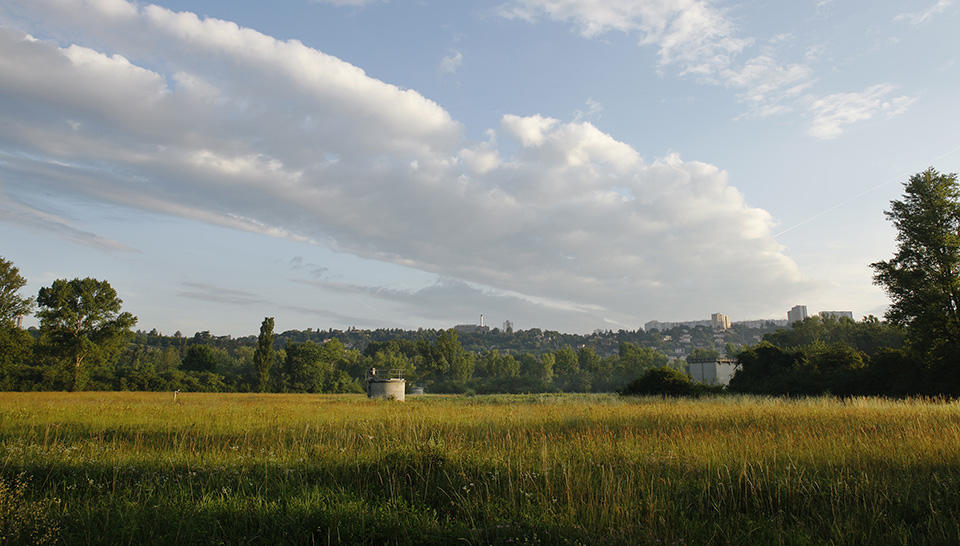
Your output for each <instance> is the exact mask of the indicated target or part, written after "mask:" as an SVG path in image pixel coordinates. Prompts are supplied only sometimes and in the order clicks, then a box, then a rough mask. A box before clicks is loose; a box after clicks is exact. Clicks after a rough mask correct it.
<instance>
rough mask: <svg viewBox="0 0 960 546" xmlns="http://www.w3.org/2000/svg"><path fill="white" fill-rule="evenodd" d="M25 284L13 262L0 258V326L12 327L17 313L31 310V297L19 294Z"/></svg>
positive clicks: (25, 312)
mask: <svg viewBox="0 0 960 546" xmlns="http://www.w3.org/2000/svg"><path fill="white" fill-rule="evenodd" d="M26 284H27V280H26V279H24V278H23V277H21V276H20V270H19V269H17V268H16V267H15V266H14V265H13V262H11V261H9V260H5V259H3V258H0V327H12V326H13V324H14V320H15V319H16V318H17V316H18V315H29V314H30V312H31V311H33V298H24V297H21V296H20V294H19V292H20V289H21V288H23V287H24V286H25V285H26Z"/></svg>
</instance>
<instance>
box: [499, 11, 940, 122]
mask: <svg viewBox="0 0 960 546" xmlns="http://www.w3.org/2000/svg"><path fill="white" fill-rule="evenodd" d="M830 1H831V0H820V1H818V2H817V4H816V7H817V9H823V8H825V7H827V5H828V4H830ZM951 3H952V0H938V2H937V4H936V5H934V6H933V7H931V8H930V9H928V10H926V11H924V12H921V13H918V14H902V15H901V16H898V19H899V18H908V19H909V20H911V21H913V22H914V23H915V24H916V23H917V22H922V21H925V20H927V19H928V18H929V17H930V16H932V15H933V14H936V13H939V12H942V11H943V10H945V9H946V8H947V7H948V6H949V5H950V4H951ZM500 13H501V15H503V16H504V17H508V18H517V19H523V20H526V21H531V22H533V21H536V20H538V19H540V18H547V19H550V20H553V21H559V22H568V23H572V24H574V25H575V26H576V27H577V28H578V29H579V31H580V33H581V34H582V35H584V36H586V37H595V36H598V35H600V34H603V33H606V32H624V33H631V34H635V35H637V37H638V40H639V43H640V44H641V45H652V46H656V47H658V48H659V65H660V67H661V69H663V68H667V67H673V68H675V69H676V70H677V71H678V73H679V74H680V75H681V76H683V75H692V76H694V77H696V78H698V80H699V81H701V82H704V83H708V84H714V85H722V86H725V87H728V88H730V89H732V90H734V91H735V92H736V93H737V97H738V99H739V100H740V102H742V103H743V104H744V105H745V106H746V111H745V112H744V113H743V114H742V115H741V116H739V118H762V117H767V116H772V115H778V114H783V113H786V112H790V111H794V110H797V109H798V108H802V107H803V106H805V105H806V104H808V103H810V102H813V103H814V104H815V106H814V112H815V116H816V121H815V123H814V127H813V128H811V130H810V131H808V133H809V134H811V135H813V136H816V137H818V138H835V137H836V136H838V135H839V134H840V133H841V132H842V128H841V127H842V126H844V125H848V124H850V123H854V122H856V121H860V120H864V119H869V118H870V117H871V116H872V113H873V109H872V108H871V107H869V106H864V107H857V106H856V105H855V103H856V102H857V99H856V96H857V95H860V94H858V93H845V94H837V95H830V96H826V97H819V98H818V97H817V96H815V95H813V94H811V88H812V87H813V86H814V84H816V82H817V78H816V75H815V73H814V70H813V67H812V66H811V65H812V63H815V62H816V61H817V59H818V58H819V57H821V56H822V55H823V51H822V50H823V47H822V46H815V47H813V48H810V49H808V50H807V51H806V53H805V55H804V56H803V60H802V62H784V61H783V60H781V59H778V58H777V57H778V56H777V55H776V52H775V51H774V49H773V47H774V46H776V45H777V44H779V43H783V42H786V41H789V40H790V39H791V36H790V35H788V34H781V35H777V36H774V37H773V39H771V40H769V41H768V45H765V46H763V47H759V51H758V52H756V53H753V54H750V55H748V51H750V50H751V49H754V48H755V47H756V46H757V44H756V41H755V40H754V39H753V38H750V37H745V36H741V35H740V33H739V31H738V29H737V27H736V25H735V24H734V23H733V22H732V21H731V20H730V19H729V18H727V17H726V15H725V14H724V12H723V10H721V9H719V8H717V7H716V6H715V5H714V2H712V1H710V0H679V1H676V0H647V1H642V2H638V1H635V0H612V1H606V2H597V1H595V0H511V1H510V2H508V3H507V4H505V5H504V6H502V7H501V8H500ZM744 57H745V60H744V59H743V58H744ZM879 87H881V86H874V87H872V88H870V89H871V90H876V89H878V88H879ZM864 99H865V100H867V101H869V100H871V99H872V97H870V96H868V97H864ZM844 101H846V102H847V103H846V104H837V103H838V102H844ZM881 102H882V101H881ZM911 102H912V99H909V98H907V97H897V98H895V99H892V102H891V104H890V105H889V107H882V105H881V106H880V108H881V109H884V110H887V109H888V108H889V112H890V113H891V114H890V115H896V114H897V113H900V112H902V111H903V109H905V108H906V107H907V106H909V103H911Z"/></svg>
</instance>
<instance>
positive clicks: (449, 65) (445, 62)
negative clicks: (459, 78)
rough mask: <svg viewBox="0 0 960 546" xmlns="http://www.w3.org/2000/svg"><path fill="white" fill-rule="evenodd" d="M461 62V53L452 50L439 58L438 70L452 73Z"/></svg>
mask: <svg viewBox="0 0 960 546" xmlns="http://www.w3.org/2000/svg"><path fill="white" fill-rule="evenodd" d="M462 64H463V53H461V52H459V51H452V52H451V53H450V55H447V56H446V57H444V58H443V59H440V71H441V72H444V73H447V74H454V73H456V71H457V70H458V69H459V68H460V65H462Z"/></svg>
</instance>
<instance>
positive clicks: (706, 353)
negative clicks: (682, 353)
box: [687, 348, 720, 363]
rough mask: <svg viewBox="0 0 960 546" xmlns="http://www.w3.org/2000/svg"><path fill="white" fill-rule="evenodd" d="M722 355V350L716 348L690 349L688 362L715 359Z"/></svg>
mask: <svg viewBox="0 0 960 546" xmlns="http://www.w3.org/2000/svg"><path fill="white" fill-rule="evenodd" d="M719 357H720V351H718V350H716V349H701V348H696V349H694V350H692V351H690V354H689V355H688V356H687V362H688V363H689V362H697V361H703V360H715V359H717V358H719Z"/></svg>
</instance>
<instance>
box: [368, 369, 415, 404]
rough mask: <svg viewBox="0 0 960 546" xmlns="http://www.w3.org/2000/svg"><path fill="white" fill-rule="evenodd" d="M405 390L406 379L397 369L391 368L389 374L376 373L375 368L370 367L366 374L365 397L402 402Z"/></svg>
mask: <svg viewBox="0 0 960 546" xmlns="http://www.w3.org/2000/svg"><path fill="white" fill-rule="evenodd" d="M406 390H407V380H406V379H404V378H403V373H401V372H400V371H399V370H391V371H390V373H389V374H382V373H381V374H378V373H377V369H376V368H370V372H369V373H368V374H367V398H380V399H383V400H397V401H399V402H403V400H404V394H405V393H406Z"/></svg>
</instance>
